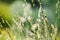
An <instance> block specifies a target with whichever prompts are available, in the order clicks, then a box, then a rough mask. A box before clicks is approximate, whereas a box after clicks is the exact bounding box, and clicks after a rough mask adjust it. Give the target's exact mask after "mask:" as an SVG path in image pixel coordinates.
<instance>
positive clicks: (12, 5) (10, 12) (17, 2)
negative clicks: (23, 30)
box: [0, 0, 60, 40]
mask: <svg viewBox="0 0 60 40" xmlns="http://www.w3.org/2000/svg"><path fill="white" fill-rule="evenodd" d="M31 1H32V0H27V2H28V3H30V4H31V10H32V12H33V14H32V16H33V17H34V19H36V18H37V13H38V9H39V3H38V1H37V0H35V1H34V4H36V5H35V6H32V2H31ZM59 1H60V0H59ZM41 2H42V7H43V9H44V10H46V12H47V13H46V14H47V17H48V20H49V23H50V24H51V23H52V24H55V23H56V24H57V25H58V26H57V28H58V32H57V36H56V39H57V40H60V3H59V8H58V15H59V19H58V18H57V15H56V14H55V10H56V3H57V0H41ZM23 4H24V0H0V14H1V15H2V16H3V17H4V18H5V19H7V20H8V21H9V22H10V21H11V19H12V18H13V17H14V16H15V15H16V13H18V14H19V15H20V16H21V15H22V13H23V10H24V7H23ZM2 8H4V9H2ZM29 13H30V12H29ZM56 21H57V22H56Z"/></svg>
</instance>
